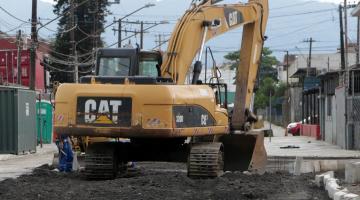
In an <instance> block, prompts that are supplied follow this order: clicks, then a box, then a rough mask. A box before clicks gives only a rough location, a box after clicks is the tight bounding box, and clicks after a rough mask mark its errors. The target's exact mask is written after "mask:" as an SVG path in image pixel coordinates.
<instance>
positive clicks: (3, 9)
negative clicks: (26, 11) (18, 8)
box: [0, 6, 30, 24]
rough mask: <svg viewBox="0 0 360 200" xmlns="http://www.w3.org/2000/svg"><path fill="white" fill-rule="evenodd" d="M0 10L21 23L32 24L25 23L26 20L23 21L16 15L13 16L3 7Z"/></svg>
mask: <svg viewBox="0 0 360 200" xmlns="http://www.w3.org/2000/svg"><path fill="white" fill-rule="evenodd" d="M0 9H1V10H2V11H4V12H5V13H6V14H8V15H9V16H10V17H12V18H14V19H16V20H18V21H20V22H23V23H29V24H30V22H29V21H25V20H22V19H19V18H17V17H16V16H15V15H13V14H11V13H10V12H9V11H7V10H6V9H5V8H3V7H1V6H0Z"/></svg>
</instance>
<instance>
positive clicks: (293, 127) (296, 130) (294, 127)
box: [286, 122, 301, 136]
mask: <svg viewBox="0 0 360 200" xmlns="http://www.w3.org/2000/svg"><path fill="white" fill-rule="evenodd" d="M300 125H301V122H292V123H290V124H289V125H288V126H287V127H286V129H287V132H288V133H291V134H292V135H293V136H299V135H300Z"/></svg>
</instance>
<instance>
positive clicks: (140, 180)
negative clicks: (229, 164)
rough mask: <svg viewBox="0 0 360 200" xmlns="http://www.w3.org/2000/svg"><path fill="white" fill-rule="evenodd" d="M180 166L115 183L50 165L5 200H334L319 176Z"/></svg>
mask: <svg viewBox="0 0 360 200" xmlns="http://www.w3.org/2000/svg"><path fill="white" fill-rule="evenodd" d="M185 170H186V166H185V165H184V164H180V163H153V162H144V163H137V164H136V167H135V169H133V170H131V171H130V172H128V173H127V174H125V175H123V176H122V177H119V178H117V179H115V180H107V181H88V180H86V179H85V178H84V176H83V175H82V174H81V173H70V174H65V173H60V172H57V171H54V170H52V168H51V167H49V166H48V165H44V166H42V167H39V168H37V169H35V170H34V171H33V173H32V174H28V175H23V176H21V177H19V178H17V179H8V180H5V181H2V182H0V199H4V200H5V199H44V200H45V199H46V200H49V199H50V200H51V199H54V200H59V199H69V200H70V199H77V200H89V199H231V200H232V199H274V200H275V199H276V200H277V199H284V200H285V199H316V200H325V199H328V198H327V195H326V193H325V192H324V190H322V189H319V188H317V187H316V186H315V185H314V183H313V182H312V180H313V179H314V175H313V174H305V175H302V176H293V175H291V174H289V173H286V172H276V173H266V174H264V175H262V176H259V175H246V174H244V173H240V172H234V173H232V172H230V173H225V174H224V175H223V176H222V177H219V178H216V179H205V180H204V179H202V180H201V179H199V180H193V179H189V178H188V177H187V176H186V172H185Z"/></svg>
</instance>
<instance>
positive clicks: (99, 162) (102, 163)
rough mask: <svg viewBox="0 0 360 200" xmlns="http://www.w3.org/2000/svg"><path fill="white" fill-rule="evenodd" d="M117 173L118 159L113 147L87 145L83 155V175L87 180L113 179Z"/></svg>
mask: <svg viewBox="0 0 360 200" xmlns="http://www.w3.org/2000/svg"><path fill="white" fill-rule="evenodd" d="M117 173H118V159H117V156H116V148H115V145H113V144H111V143H94V144H91V145H89V147H88V149H87V151H86V155H85V175H86V178H87V179H93V180H94V179H95V180H104V179H114V178H116V176H117Z"/></svg>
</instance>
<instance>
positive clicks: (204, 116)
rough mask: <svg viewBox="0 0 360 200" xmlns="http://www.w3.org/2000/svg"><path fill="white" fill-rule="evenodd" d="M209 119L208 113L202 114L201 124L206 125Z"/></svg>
mask: <svg viewBox="0 0 360 200" xmlns="http://www.w3.org/2000/svg"><path fill="white" fill-rule="evenodd" d="M208 119H209V116H208V115H201V126H206V125H207V121H208Z"/></svg>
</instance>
